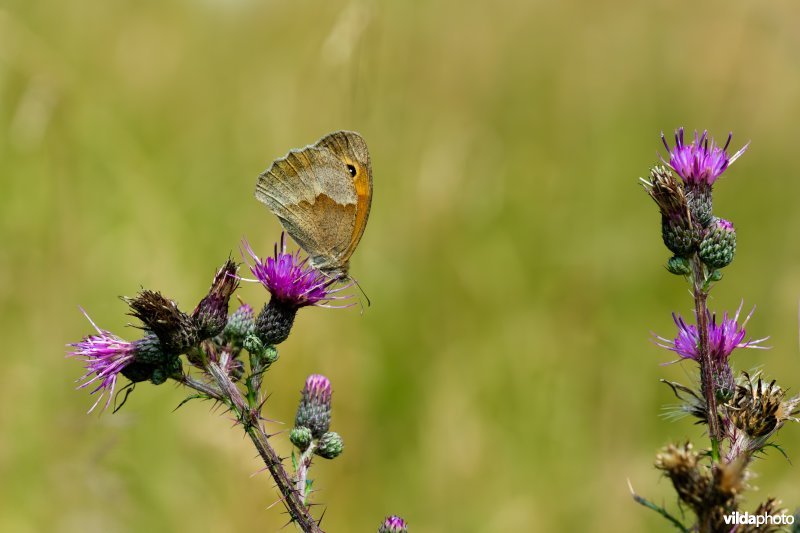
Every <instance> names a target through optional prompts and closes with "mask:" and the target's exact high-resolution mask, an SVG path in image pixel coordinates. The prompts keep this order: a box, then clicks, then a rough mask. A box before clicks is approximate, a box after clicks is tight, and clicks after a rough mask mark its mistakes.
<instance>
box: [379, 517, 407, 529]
mask: <svg viewBox="0 0 800 533" xmlns="http://www.w3.org/2000/svg"><path fill="white" fill-rule="evenodd" d="M407 531H408V524H406V521H405V520H403V519H402V518H400V517H399V516H397V515H392V516H387V517H386V520H384V521H383V524H381V527H379V528H378V533H406V532H407Z"/></svg>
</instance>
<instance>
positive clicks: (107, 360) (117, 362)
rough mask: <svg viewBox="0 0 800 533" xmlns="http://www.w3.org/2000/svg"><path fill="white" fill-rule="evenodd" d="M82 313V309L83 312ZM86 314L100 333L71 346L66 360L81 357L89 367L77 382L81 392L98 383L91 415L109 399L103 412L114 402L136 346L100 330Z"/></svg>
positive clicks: (90, 410) (87, 316)
mask: <svg viewBox="0 0 800 533" xmlns="http://www.w3.org/2000/svg"><path fill="white" fill-rule="evenodd" d="M81 311H83V309H81ZM83 314H84V315H85V316H86V318H87V319H89V322H90V323H91V324H92V326H94V328H95V329H96V330H97V333H98V334H97V335H87V336H86V337H84V338H83V340H82V341H81V342H76V343H73V344H69V345H68V346H71V347H72V348H74V349H73V350H72V351H71V352H70V353H69V354H68V355H67V357H80V358H83V363H84V365H85V366H86V370H87V372H86V374H84V375H83V376H82V377H81V378H79V379H78V380H77V381H82V382H83V383H81V384H80V385H78V388H79V389H82V388H84V387H88V386H89V385H90V384H92V383H95V382H99V383H98V385H97V387H96V388H95V389H94V390H93V391H92V394H94V393H95V392H98V391H100V396H98V398H97V401H95V402H94V405H92V407H91V409H89V412H90V413H91V412H92V411H93V410H94V409H95V407H97V405H98V404H99V403H100V400H102V399H103V396H107V399H106V403H105V405H104V406H103V409H107V408H108V406H109V404H110V403H111V398H112V397H113V396H114V388H115V387H116V384H117V376H118V375H119V373H120V372H121V371H122V369H124V368H125V367H126V366H128V365H129V364H130V363H132V362H133V361H134V358H135V353H136V344H135V343H132V342H128V341H126V340H123V339H121V338H119V337H117V336H116V335H114V334H113V333H111V332H109V331H106V330H101V329H100V328H98V327H97V324H95V323H94V321H93V320H92V319H91V318H89V315H88V314H86V311H83Z"/></svg>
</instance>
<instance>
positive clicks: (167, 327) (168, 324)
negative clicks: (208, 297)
mask: <svg viewBox="0 0 800 533" xmlns="http://www.w3.org/2000/svg"><path fill="white" fill-rule="evenodd" d="M124 300H125V301H126V302H127V303H128V305H129V306H130V308H131V315H132V316H135V317H136V318H138V319H139V320H141V321H142V323H143V324H144V325H145V327H146V328H147V329H149V330H150V331H152V332H153V333H155V334H156V336H157V337H158V340H159V341H160V343H161V349H162V350H163V351H164V353H166V354H169V355H178V354H182V353H184V352H186V350H188V349H189V348H191V347H193V346H195V345H197V343H198V342H199V341H200V333H199V331H198V327H197V325H196V324H195V322H194V320H193V319H192V317H190V316H189V315H187V314H186V313H184V312H182V311H181V310H180V309H178V305H177V304H176V303H175V302H173V301H172V300H169V299H168V298H165V297H164V296H163V295H162V294H161V293H159V292H154V291H148V290H144V291H141V292H140V293H139V294H137V295H136V296H135V297H133V298H125V299H124Z"/></svg>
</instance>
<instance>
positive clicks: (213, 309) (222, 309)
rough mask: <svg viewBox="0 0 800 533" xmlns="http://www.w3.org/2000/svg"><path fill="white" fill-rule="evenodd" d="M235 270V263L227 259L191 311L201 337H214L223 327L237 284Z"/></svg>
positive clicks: (226, 320) (236, 268)
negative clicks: (205, 292)
mask: <svg viewBox="0 0 800 533" xmlns="http://www.w3.org/2000/svg"><path fill="white" fill-rule="evenodd" d="M237 270H238V267H237V266H236V263H234V262H233V261H232V260H231V259H228V260H227V261H226V262H225V264H224V265H222V267H221V268H220V269H219V270H218V271H217V274H216V275H215V276H214V281H213V282H212V283H211V288H210V289H209V290H208V294H207V295H206V297H205V298H203V299H202V300H201V301H200V303H199V304H197V307H196V308H195V310H194V312H193V313H192V318H194V320H195V323H196V324H197V327H198V329H199V333H200V338H201V339H208V338H210V337H215V336H217V335H219V334H220V333H222V330H223V328H225V324H226V323H227V322H228V301H229V300H230V298H231V295H232V294H233V292H234V291H235V290H236V288H237V287H238V286H239V279H238V278H237V277H236V271H237Z"/></svg>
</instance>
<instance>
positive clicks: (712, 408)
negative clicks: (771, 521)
mask: <svg viewBox="0 0 800 533" xmlns="http://www.w3.org/2000/svg"><path fill="white" fill-rule="evenodd" d="M692 271H693V281H694V283H693V287H692V288H693V290H692V295H693V296H694V310H695V315H696V316H697V330H698V332H699V337H700V342H699V346H698V347H697V349H698V351H699V353H700V381H701V384H702V391H703V394H704V396H705V400H706V412H707V419H708V420H707V421H708V436H709V437H710V439H711V453H712V458H713V460H714V461H715V462H718V461H719V443H720V440H721V439H722V432H721V430H720V426H719V417H718V416H717V397H716V391H715V386H714V373H713V362H712V361H711V350H710V349H709V344H708V306H707V300H708V289H707V287H706V272H705V265H703V262H702V261H701V260H700V258H699V257H698V255H697V254H695V256H694V257H693V258H692Z"/></svg>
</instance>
